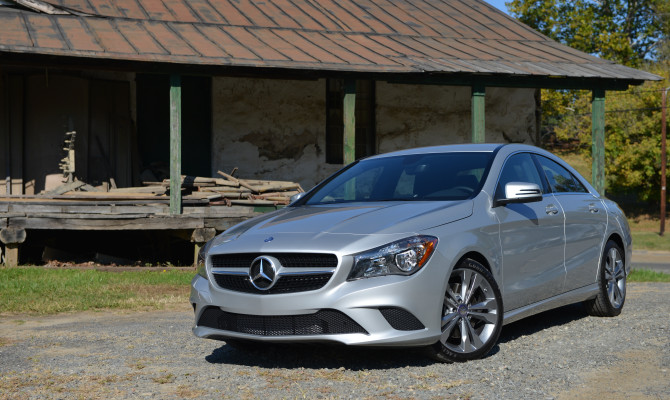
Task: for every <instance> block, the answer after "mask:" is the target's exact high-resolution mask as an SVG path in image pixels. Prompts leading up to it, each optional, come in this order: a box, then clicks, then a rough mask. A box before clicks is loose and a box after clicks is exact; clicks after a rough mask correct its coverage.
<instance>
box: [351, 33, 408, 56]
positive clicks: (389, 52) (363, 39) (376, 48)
mask: <svg viewBox="0 0 670 400" xmlns="http://www.w3.org/2000/svg"><path fill="white" fill-rule="evenodd" d="M347 37H348V38H349V39H350V40H353V41H354V42H356V43H358V44H360V45H361V46H363V47H365V48H366V49H368V50H370V51H373V52H375V53H376V54H379V55H381V56H383V57H387V58H391V57H400V56H401V55H402V54H400V53H398V52H397V51H395V50H393V49H392V48H389V47H388V46H384V45H382V44H380V43H379V42H376V41H374V40H372V39H370V38H369V37H368V35H364V34H362V33H361V34H353V35H347Z"/></svg>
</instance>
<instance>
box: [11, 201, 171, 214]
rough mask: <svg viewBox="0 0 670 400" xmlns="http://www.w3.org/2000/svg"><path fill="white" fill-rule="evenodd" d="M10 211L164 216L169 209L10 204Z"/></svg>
mask: <svg viewBox="0 0 670 400" xmlns="http://www.w3.org/2000/svg"><path fill="white" fill-rule="evenodd" d="M11 207H12V211H13V212H15V213H21V214H22V215H30V214H39V213H68V214H111V215H117V214H164V213H167V212H168V211H169V210H170V208H169V207H168V206H166V205H137V206H124V205H121V206H116V205H100V204H97V203H96V204H93V205H80V204H79V203H76V204H67V203H63V204H32V203H31V204H12V206H11Z"/></svg>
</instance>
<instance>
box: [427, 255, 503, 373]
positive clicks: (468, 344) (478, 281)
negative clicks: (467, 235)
mask: <svg viewBox="0 0 670 400" xmlns="http://www.w3.org/2000/svg"><path fill="white" fill-rule="evenodd" d="M502 318H503V304H502V296H501V295H500V290H499V289H498V285H497V284H496V282H495V280H494V279H493V276H492V275H491V273H490V272H489V271H488V270H487V269H486V268H484V266H483V265H482V264H480V263H478V262H477V261H475V260H471V259H465V260H463V261H461V263H460V264H459V265H458V266H456V268H454V270H453V271H452V273H451V276H450V277H449V283H448V285H447V290H446V293H445V295H444V305H443V307H442V322H441V324H442V335H441V336H440V340H439V341H438V342H437V343H435V344H434V345H432V346H431V347H430V348H429V351H430V355H431V356H432V357H433V358H435V359H436V360H438V361H442V362H463V361H468V360H474V359H477V358H481V357H483V356H485V355H486V354H488V352H489V351H491V349H492V348H493V346H494V345H495V344H496V343H497V341H498V337H499V336H500V330H501V328H502Z"/></svg>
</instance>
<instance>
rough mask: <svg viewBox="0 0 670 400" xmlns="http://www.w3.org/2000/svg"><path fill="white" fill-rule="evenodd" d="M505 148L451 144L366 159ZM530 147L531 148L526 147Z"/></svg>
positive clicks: (394, 152) (485, 144)
mask: <svg viewBox="0 0 670 400" xmlns="http://www.w3.org/2000/svg"><path fill="white" fill-rule="evenodd" d="M502 146H505V145H504V144H500V143H477V144H451V145H444V146H429V147H417V148H414V149H407V150H398V151H393V152H390V153H384V154H378V155H375V156H371V157H368V158H367V159H377V158H386V157H395V156H404V155H413V154H431V153H464V152H468V153H471V152H488V153H490V152H493V151H495V150H496V149H498V148H500V147H502ZM528 147H532V146H528Z"/></svg>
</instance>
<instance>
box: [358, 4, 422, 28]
mask: <svg viewBox="0 0 670 400" xmlns="http://www.w3.org/2000/svg"><path fill="white" fill-rule="evenodd" d="M356 3H358V5H359V6H360V7H361V8H363V9H364V10H365V11H367V12H368V13H369V14H370V15H371V16H372V17H373V18H375V19H377V20H378V21H380V22H382V23H383V24H384V25H385V26H387V27H388V28H389V29H390V30H391V33H399V34H402V35H417V32H416V31H415V30H414V29H413V28H412V27H410V26H408V25H406V24H404V23H402V22H401V21H400V20H399V19H398V18H396V17H394V16H393V15H391V14H390V13H388V12H386V11H384V10H382V9H380V8H379V6H377V5H376V4H375V3H373V2H372V1H371V0H357V1H356Z"/></svg>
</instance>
